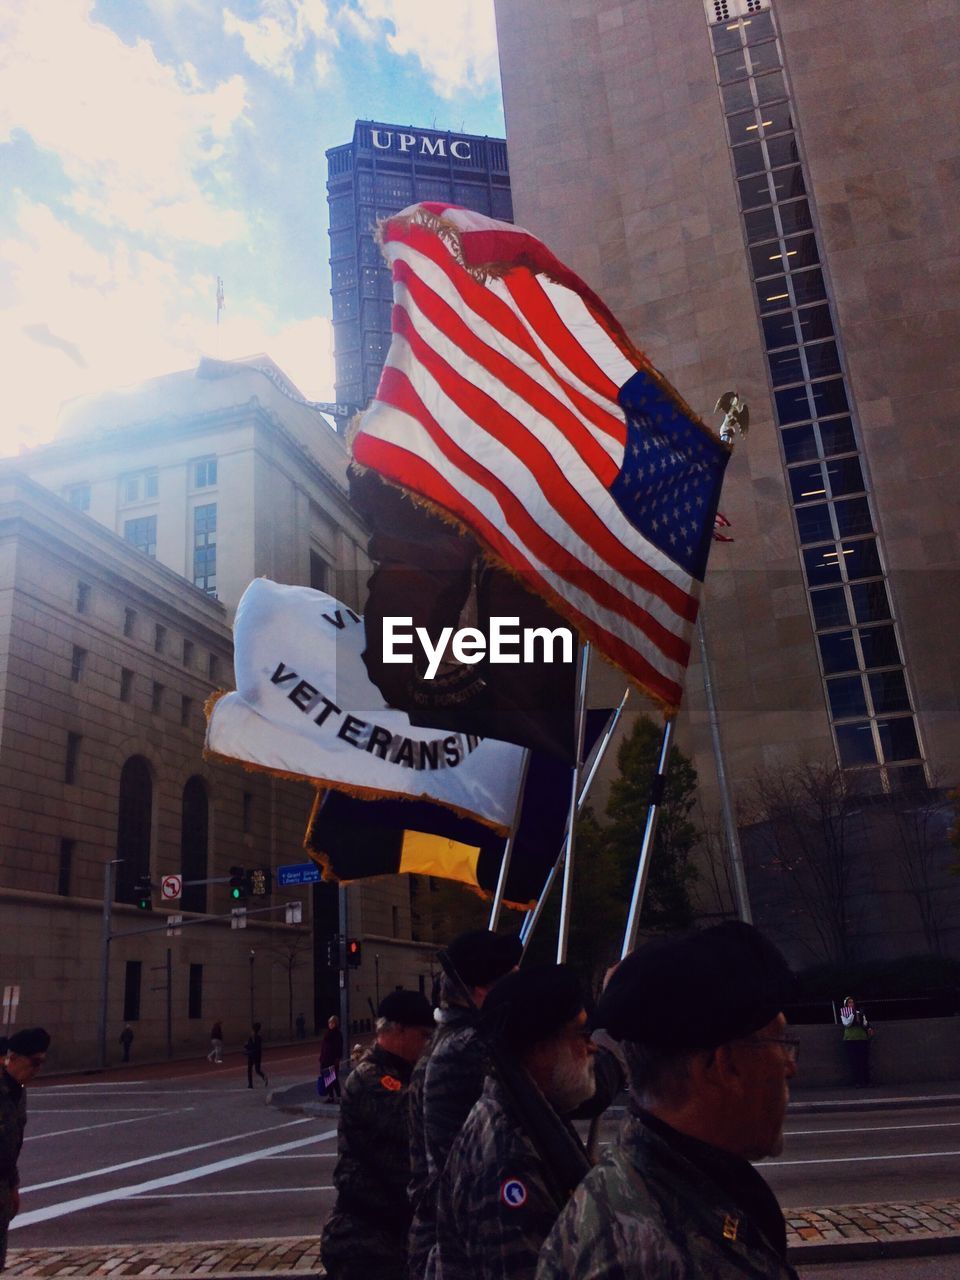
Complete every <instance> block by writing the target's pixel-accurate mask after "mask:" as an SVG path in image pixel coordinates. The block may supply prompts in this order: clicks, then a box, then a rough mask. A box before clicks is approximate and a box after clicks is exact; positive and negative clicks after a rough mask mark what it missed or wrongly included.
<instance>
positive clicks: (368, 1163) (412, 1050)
mask: <svg viewBox="0 0 960 1280" xmlns="http://www.w3.org/2000/svg"><path fill="white" fill-rule="evenodd" d="M432 1029H433V1012H432V1010H431V1008H430V1006H429V1004H428V1003H427V1001H426V1000H425V999H424V997H423V996H422V995H420V994H419V993H418V992H416V991H403V990H401V991H392V992H391V993H390V994H389V995H388V996H384V998H383V999H382V1000H381V1001H380V1006H379V1008H378V1009H377V1023H376V1041H375V1042H374V1044H373V1047H372V1048H371V1049H370V1050H369V1052H368V1053H366V1054H365V1055H364V1056H363V1058H362V1059H361V1061H360V1064H359V1066H357V1067H356V1068H355V1069H354V1070H353V1071H351V1072H350V1075H349V1076H348V1077H347V1080H346V1083H345V1084H344V1089H343V1105H342V1107H341V1109H340V1123H339V1125H338V1128H337V1151H338V1157H337V1164H336V1168H335V1169H334V1173H333V1182H334V1186H335V1187H336V1189H337V1203H336V1205H335V1206H334V1210H333V1213H332V1214H331V1215H330V1218H329V1219H328V1221H327V1222H326V1224H325V1225H324V1228H323V1235H322V1237H321V1244H320V1253H321V1257H322V1259H323V1265H324V1267H325V1268H326V1274H327V1277H328V1280H407V1274H408V1273H407V1232H408V1230H409V1227H410V1206H409V1203H408V1201H407V1181H408V1179H409V1177H410V1147H409V1138H408V1120H407V1101H408V1099H407V1086H408V1085H409V1083H410V1073H411V1071H412V1070H413V1064H414V1063H415V1062H416V1061H417V1059H418V1058H419V1057H420V1055H421V1053H423V1050H424V1048H425V1047H426V1043H427V1041H428V1040H429V1038H430V1032H431V1031H432Z"/></svg>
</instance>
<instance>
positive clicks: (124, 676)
mask: <svg viewBox="0 0 960 1280" xmlns="http://www.w3.org/2000/svg"><path fill="white" fill-rule="evenodd" d="M132 700H133V672H132V671H131V670H130V668H129V667H121V668H120V701H121V702H131V701H132Z"/></svg>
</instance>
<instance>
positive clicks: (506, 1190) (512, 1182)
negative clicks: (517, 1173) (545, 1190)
mask: <svg viewBox="0 0 960 1280" xmlns="http://www.w3.org/2000/svg"><path fill="white" fill-rule="evenodd" d="M500 1199H501V1200H502V1201H503V1203H504V1204H505V1205H507V1206H508V1207H509V1208H511V1209H522V1208H523V1206H524V1205H525V1204H526V1203H527V1188H526V1187H525V1186H524V1185H523V1183H522V1182H521V1181H520V1179H519V1178H508V1179H507V1180H506V1182H505V1183H504V1184H503V1186H502V1187H501V1188H500Z"/></svg>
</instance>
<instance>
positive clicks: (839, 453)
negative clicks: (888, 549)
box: [707, 0, 922, 791]
mask: <svg viewBox="0 0 960 1280" xmlns="http://www.w3.org/2000/svg"><path fill="white" fill-rule="evenodd" d="M707 15H708V19H709V20H710V21H711V23H712V25H711V38H712V40H713V47H714V56H715V62H716V68H717V81H718V87H719V93H720V98H721V101H722V103H723V109H724V115H725V117H726V123H727V131H728V136H729V143H730V155H731V160H732V165H733V171H734V178H735V181H736V185H737V190H738V193H739V203H740V214H741V219H742V225H743V232H744V240H745V245H746V253H747V259H748V265H749V269H750V274H751V278H752V280H753V288H754V294H755V301H756V306H757V313H758V321H759V325H760V331H761V335H762V338H763V344H764V350H765V353H766V361H767V369H768V373H769V378H770V388H771V392H772V399H773V405H774V411H775V418H776V422H777V426H778V428H779V435H780V444H781V450H782V459H783V465H784V469H785V474H786V479H787V485H788V490H789V494H790V500H791V504H792V508H793V517H794V523H795V528H796V535H797V542H798V545H799V550H800V560H801V564H802V567H803V574H804V579H805V582H806V587H807V597H808V602H809V607H810V615H811V619H812V622H813V627H814V631H815V633H816V640H817V648H818V652H819V656H820V665H821V670H822V675H823V682H824V692H825V696H826V705H827V710H828V713H829V716H830V721H831V726H832V730H833V735H834V742H835V747H836V753H837V759H838V761H839V764H840V766H841V768H843V769H845V770H849V771H851V772H855V773H856V776H857V779H858V781H859V783H860V784H861V785H864V786H865V787H866V788H867V789H868V790H873V791H881V790H884V791H893V790H900V789H902V788H903V786H904V785H905V783H906V782H907V780H908V779H913V780H914V781H915V780H916V779H917V778H918V777H919V776H922V757H921V749H920V744H919V741H918V737H917V732H916V723H915V720H914V717H913V711H912V707H911V703H910V696H909V692H908V687H907V680H906V674H905V669H904V661H903V656H902V652H901V649H900V645H899V640H898V636H897V627H896V621H895V617H894V614H893V610H892V608H891V603H890V593H889V586H888V583H887V581H886V572H885V569H884V564H883V551H882V547H881V543H880V538H879V535H878V532H877V528H876V524H875V521H874V518H873V514H872V509H871V500H870V492H869V488H868V483H867V479H866V477H865V475H864V471H863V467H862V465H861V460H860V448H859V442H858V438H857V430H856V426H855V415H854V412H853V406H852V403H851V402H852V396H851V393H850V390H849V387H848V384H847V379H846V376H845V371H844V368H843V361H842V358H841V354H840V349H839V346H838V343H837V340H836V328H835V325H834V321H833V317H832V313H831V307H830V300H829V298H828V296H827V288H826V284H825V280H824V274H823V271H822V268H821V263H822V256H821V251H820V245H819V238H818V235H817V232H816V229H815V226H814V219H813V216H812V212H811V208H810V202H809V199H808V196H807V184H806V180H805V177H804V170H803V163H802V161H801V159H800V146H799V141H798V136H797V128H796V124H795V121H794V118H793V109H792V105H791V103H790V99H789V95H788V92H787V88H786V83H785V80H784V76H783V66H782V58H781V53H780V45H779V41H778V39H777V33H776V29H775V27H774V21H773V14H772V12H771V10H770V9H769V8H761V6H760V4H759V3H756V4H754V3H753V2H752V0H730V12H729V13H728V14H727V15H726V18H731V17H732V18H735V19H736V20H733V21H728V20H726V18H723V17H721V16H720V15H719V14H714V13H713V12H712V11H711V7H710V6H708V7H707ZM738 15H739V16H738Z"/></svg>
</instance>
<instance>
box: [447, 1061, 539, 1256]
mask: <svg viewBox="0 0 960 1280" xmlns="http://www.w3.org/2000/svg"><path fill="white" fill-rule="evenodd" d="M556 1217H557V1207H556V1203H555V1202H554V1200H553V1197H552V1196H551V1194H550V1192H549V1190H548V1189H547V1187H546V1186H545V1184H544V1177H543V1165H542V1162H541V1160H540V1157H539V1156H538V1155H537V1153H536V1151H535V1150H534V1148H533V1146H532V1144H531V1143H530V1140H529V1139H528V1138H527V1137H526V1136H525V1134H524V1133H523V1131H522V1129H521V1128H520V1125H519V1123H518V1122H517V1120H516V1119H515V1118H514V1116H513V1114H512V1112H511V1110H510V1107H509V1104H508V1102H507V1100H506V1098H505V1096H504V1094H503V1091H502V1090H501V1087H500V1085H499V1084H498V1083H497V1081H496V1080H494V1079H492V1078H490V1077H488V1079H487V1081H486V1083H485V1085H484V1089H483V1095H482V1096H481V1098H480V1100H479V1102H478V1103H477V1104H476V1106H475V1107H474V1108H473V1110H472V1111H471V1112H470V1115H469V1116H468V1117H467V1122H466V1124H465V1125H464V1126H463V1128H462V1129H461V1130H460V1135H459V1137H458V1138H457V1140H456V1142H454V1144H453V1147H452V1149H451V1151H450V1156H449V1158H448V1160H447V1167H446V1169H445V1170H444V1172H443V1174H442V1175H441V1177H440V1187H439V1196H438V1200H437V1242H436V1244H435V1245H434V1248H433V1250H432V1252H431V1254H430V1260H429V1263H428V1266H427V1278H428V1280H440V1277H442V1280H506V1278H507V1277H510V1280H532V1277H533V1273H534V1271H535V1270H536V1267H537V1255H538V1254H539V1252H540V1246H541V1245H542V1244H543V1241H544V1238H545V1237H546V1235H547V1232H548V1231H549V1230H550V1228H551V1227H552V1226H553V1224H554V1222H555V1221H556Z"/></svg>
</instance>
